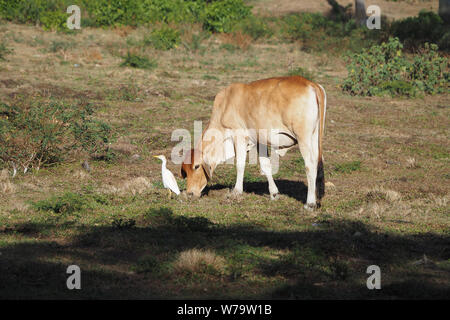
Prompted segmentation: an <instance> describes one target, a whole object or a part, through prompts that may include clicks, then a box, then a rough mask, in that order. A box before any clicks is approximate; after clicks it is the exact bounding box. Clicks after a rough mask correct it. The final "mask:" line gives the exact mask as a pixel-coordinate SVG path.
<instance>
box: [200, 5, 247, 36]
mask: <svg viewBox="0 0 450 320" xmlns="http://www.w3.org/2000/svg"><path fill="white" fill-rule="evenodd" d="M250 15H251V8H250V7H248V6H246V5H245V4H244V2H243V1H242V0H220V1H215V2H213V3H211V4H209V5H208V6H207V7H206V11H205V17H204V19H205V20H204V24H203V27H204V28H205V29H206V30H209V31H212V32H226V33H228V32H231V31H233V29H234V28H235V25H236V24H237V23H239V22H240V21H241V20H243V19H245V18H248V17H249V16H250Z"/></svg>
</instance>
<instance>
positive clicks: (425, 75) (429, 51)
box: [409, 43, 449, 94]
mask: <svg viewBox="0 0 450 320" xmlns="http://www.w3.org/2000/svg"><path fill="white" fill-rule="evenodd" d="M448 66H449V60H448V58H445V57H442V56H440V55H439V54H438V46H437V45H435V44H428V43H425V46H424V47H423V48H422V49H420V50H419V53H418V54H417V55H415V56H414V60H413V61H412V64H411V65H410V66H409V78H410V79H411V81H413V83H414V86H415V87H417V89H418V90H420V91H424V92H426V93H430V94H434V93H443V92H447V91H446V90H448V89H446V88H447V87H448V83H449V72H446V70H448Z"/></svg>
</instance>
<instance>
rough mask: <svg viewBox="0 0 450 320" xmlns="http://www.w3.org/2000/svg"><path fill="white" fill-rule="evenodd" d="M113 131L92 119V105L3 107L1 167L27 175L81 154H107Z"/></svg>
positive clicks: (1, 113) (50, 104) (0, 144)
mask: <svg viewBox="0 0 450 320" xmlns="http://www.w3.org/2000/svg"><path fill="white" fill-rule="evenodd" d="M111 138H112V133H111V128H110V127H109V126H108V125H107V124H105V123H103V122H100V121H98V120H95V119H94V118H93V109H92V106H90V105H80V106H78V105H66V104H62V103H57V102H51V103H49V104H42V103H37V104H21V105H19V104H17V105H7V104H4V103H1V104H0V165H2V166H7V165H8V164H9V163H11V162H12V163H14V164H16V165H17V166H21V167H22V168H23V169H24V171H26V170H27V169H28V168H30V167H31V168H35V169H36V170H39V168H40V167H42V166H45V165H50V164H53V163H57V162H61V161H63V160H65V159H66V158H68V157H69V156H70V155H73V154H74V153H75V152H78V151H82V152H84V153H87V154H89V155H91V156H95V157H99V156H102V155H104V154H105V153H107V145H108V143H109V141H110V139H111Z"/></svg>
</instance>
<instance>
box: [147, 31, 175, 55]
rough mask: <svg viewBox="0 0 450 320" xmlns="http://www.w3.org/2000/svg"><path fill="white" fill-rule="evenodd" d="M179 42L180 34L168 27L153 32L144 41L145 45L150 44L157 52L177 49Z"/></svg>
mask: <svg viewBox="0 0 450 320" xmlns="http://www.w3.org/2000/svg"><path fill="white" fill-rule="evenodd" d="M180 42H181V38H180V32H179V31H178V30H176V29H173V28H171V27H169V26H162V27H160V28H158V29H155V30H153V31H152V33H151V34H150V36H149V37H146V38H145V39H144V43H145V44H150V45H152V46H153V47H154V48H155V49H158V50H170V49H172V48H175V47H177V46H178V45H179V44H180Z"/></svg>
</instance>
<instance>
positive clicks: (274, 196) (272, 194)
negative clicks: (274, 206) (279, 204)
mask: <svg viewBox="0 0 450 320" xmlns="http://www.w3.org/2000/svg"><path fill="white" fill-rule="evenodd" d="M278 199H280V194H279V193H278V192H277V193H271V194H270V200H278Z"/></svg>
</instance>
